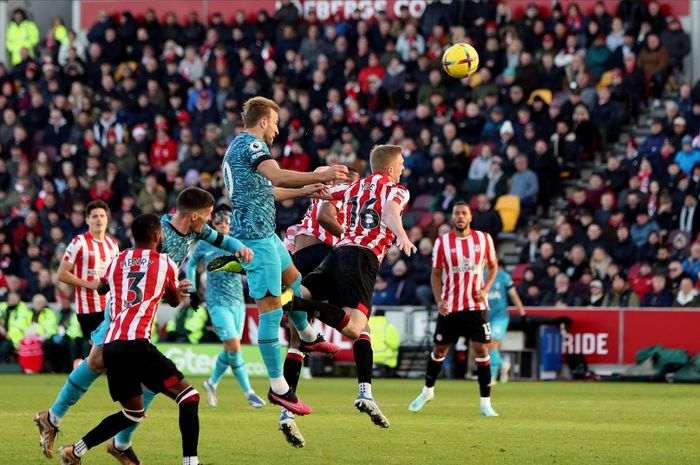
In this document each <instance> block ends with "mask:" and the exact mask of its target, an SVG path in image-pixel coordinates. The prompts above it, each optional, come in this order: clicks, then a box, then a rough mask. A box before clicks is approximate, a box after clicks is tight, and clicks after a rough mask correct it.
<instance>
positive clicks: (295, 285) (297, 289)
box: [289, 273, 303, 297]
mask: <svg viewBox="0 0 700 465" xmlns="http://www.w3.org/2000/svg"><path fill="white" fill-rule="evenodd" d="M289 287H290V288H291V289H292V290H293V291H294V295H295V296H297V297H303V295H302V293H301V273H298V274H297V279H295V280H294V282H293V283H292V284H290V285H289Z"/></svg>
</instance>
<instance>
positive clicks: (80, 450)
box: [73, 439, 88, 458]
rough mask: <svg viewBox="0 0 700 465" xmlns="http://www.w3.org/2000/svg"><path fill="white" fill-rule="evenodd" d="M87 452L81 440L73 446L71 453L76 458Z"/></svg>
mask: <svg viewBox="0 0 700 465" xmlns="http://www.w3.org/2000/svg"><path fill="white" fill-rule="evenodd" d="M87 450H88V448H87V446H86V445H85V443H84V442H83V440H82V439H81V440H80V441H78V442H76V443H75V444H73V453H74V454H75V456H76V457H78V458H80V457H82V456H83V455H85V452H87Z"/></svg>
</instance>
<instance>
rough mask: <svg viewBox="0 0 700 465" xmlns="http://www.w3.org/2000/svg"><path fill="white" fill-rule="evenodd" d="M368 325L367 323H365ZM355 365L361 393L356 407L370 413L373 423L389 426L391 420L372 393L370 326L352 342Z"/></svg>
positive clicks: (356, 400) (384, 426)
mask: <svg viewBox="0 0 700 465" xmlns="http://www.w3.org/2000/svg"><path fill="white" fill-rule="evenodd" d="M365 326H366V323H365ZM352 350H353V355H354V356H355V365H356V366H357V386H358V390H359V393H358V395H357V398H355V408H356V409H357V410H359V411H360V412H364V413H366V414H367V415H369V417H370V419H371V420H372V423H374V424H375V425H377V426H380V427H382V428H388V427H389V420H388V419H387V418H386V416H385V415H384V414H383V413H382V411H381V410H380V409H379V406H378V405H377V402H376V401H375V400H374V396H373V395H372V362H373V352H372V338H371V336H370V334H369V328H368V327H365V329H364V330H363V331H362V332H361V333H360V335H359V337H358V338H357V339H355V341H354V342H353V344H352Z"/></svg>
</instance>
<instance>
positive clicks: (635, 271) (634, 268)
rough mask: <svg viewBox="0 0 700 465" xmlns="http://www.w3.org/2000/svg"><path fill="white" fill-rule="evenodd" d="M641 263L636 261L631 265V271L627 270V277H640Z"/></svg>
mask: <svg viewBox="0 0 700 465" xmlns="http://www.w3.org/2000/svg"><path fill="white" fill-rule="evenodd" d="M641 266H642V265H641V264H639V263H635V264H634V265H632V266H630V269H629V271H628V272H627V279H634V278H637V277H639V268H641Z"/></svg>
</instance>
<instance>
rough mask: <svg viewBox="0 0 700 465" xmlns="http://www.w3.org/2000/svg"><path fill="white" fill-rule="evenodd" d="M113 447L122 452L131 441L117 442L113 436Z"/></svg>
mask: <svg viewBox="0 0 700 465" xmlns="http://www.w3.org/2000/svg"><path fill="white" fill-rule="evenodd" d="M114 447H115V448H116V449H117V450H118V451H121V452H124V451H125V450H127V449H128V448H129V447H131V443H129V444H122V443H121V442H118V441H117V438H116V437H115V438H114Z"/></svg>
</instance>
